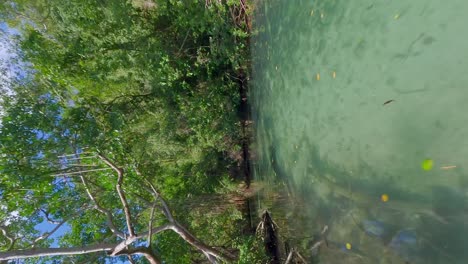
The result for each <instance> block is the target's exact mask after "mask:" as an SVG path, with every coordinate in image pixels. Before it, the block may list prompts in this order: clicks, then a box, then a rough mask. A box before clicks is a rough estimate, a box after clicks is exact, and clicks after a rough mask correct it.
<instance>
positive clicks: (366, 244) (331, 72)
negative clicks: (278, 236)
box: [252, 0, 468, 263]
mask: <svg viewBox="0 0 468 264" xmlns="http://www.w3.org/2000/svg"><path fill="white" fill-rule="evenodd" d="M260 2H261V3H259V4H258V7H257V9H256V10H255V12H256V18H255V24H254V25H255V26H254V27H255V29H256V30H257V31H258V35H257V36H256V37H255V39H254V41H253V56H254V69H253V84H254V87H253V92H252V97H253V99H254V102H253V105H254V111H253V112H254V119H255V120H254V121H255V125H256V146H255V148H256V152H257V153H256V155H257V157H258V160H257V162H256V166H255V169H256V177H257V179H259V180H262V181H264V182H267V183H269V184H270V186H271V188H269V189H271V190H273V191H272V192H271V193H269V194H265V196H264V197H262V198H261V200H260V206H259V209H269V210H272V211H273V212H275V210H276V211H277V217H278V219H280V220H279V221H280V222H281V221H282V222H283V224H284V225H285V226H287V227H286V228H285V229H286V231H284V234H283V236H284V237H285V239H287V238H286V237H288V239H292V242H291V243H293V244H294V243H295V244H296V247H298V248H302V250H303V251H307V248H308V246H309V244H308V243H310V241H309V240H311V238H310V237H313V236H314V233H316V232H317V231H318V230H320V229H321V228H323V226H324V225H328V226H329V227H330V233H329V235H328V236H329V239H330V240H331V241H333V242H334V243H336V249H333V248H332V247H329V248H327V249H323V250H321V253H320V254H322V257H321V260H322V262H323V263H335V262H334V261H336V263H342V262H340V261H342V260H343V259H346V260H347V261H348V262H347V263H405V262H407V261H409V262H410V263H468V250H465V248H466V246H465V245H466V244H468V239H467V238H468V225H467V223H468V222H467V220H468V207H467V205H466V201H467V198H468V197H467V195H468V176H467V170H466V164H467V162H468V143H466V142H467V141H466V138H468V114H467V113H468V74H467V70H468V48H467V47H468V34H466V33H468V29H467V27H466V25H468V17H467V16H466V14H467V13H468V2H467V1H462V0H453V1H450V4H449V3H445V2H441V1H435V0H414V1H403V0H393V1H383V0H374V1H370V0H362V1H345V0H335V1H332V0H327V1H325V0H323V1H299V0H297V1H287V0H271V1H260ZM425 159H431V160H433V162H434V166H433V168H432V169H431V170H430V171H425V170H423V169H422V167H421V163H422V162H423V161H424V160H425ZM447 166H452V167H447ZM453 166H456V167H453ZM383 194H386V195H388V197H389V200H388V201H387V202H383V201H382V200H381V196H382V195H383ZM273 217H274V215H273ZM366 221H378V223H382V225H383V226H384V229H385V232H383V235H381V236H369V230H366V229H365V228H366V226H365V225H364V224H363V223H369V222H366ZM371 223H372V222H371ZM371 228H374V229H375V228H377V227H375V226H374V227H371ZM379 228H380V227H379ZM378 230H379V232H380V229H378ZM405 230H410V231H411V234H414V235H415V237H416V241H415V243H413V244H411V243H408V241H413V240H411V239H413V238H412V237H411V239H409V240H408V239H407V240H408V241H406V240H404V239H400V238H404V237H405V236H401V235H399V234H406V233H404V232H403V231H405ZM372 232H377V231H375V230H374V231H372ZM372 232H371V233H372ZM401 232H403V233H401ZM405 238H407V237H405ZM348 242H349V243H351V244H353V245H355V247H353V250H350V251H346V250H340V246H339V245H340V244H345V243H348ZM395 245H397V246H395ZM402 247H406V248H404V249H402ZM333 250H335V251H336V252H335V251H333ZM338 251H339V252H341V253H337V252H338ZM304 254H305V255H307V254H308V253H307V252H306V253H304ZM327 254H328V255H327ZM333 256H334V257H333Z"/></svg>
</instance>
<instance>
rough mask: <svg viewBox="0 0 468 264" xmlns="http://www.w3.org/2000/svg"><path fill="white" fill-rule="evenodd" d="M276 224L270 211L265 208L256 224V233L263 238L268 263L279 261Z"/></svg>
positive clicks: (273, 263)
mask: <svg viewBox="0 0 468 264" xmlns="http://www.w3.org/2000/svg"><path fill="white" fill-rule="evenodd" d="M277 232H278V225H277V224H276V223H275V222H274V221H273V219H271V216H270V213H269V212H268V211H266V210H265V212H263V214H262V220H261V221H260V223H259V224H258V226H257V230H256V233H257V235H258V236H260V237H261V238H262V240H263V243H264V245H265V251H266V254H267V255H268V256H269V257H270V263H272V264H279V263H280V250H279V242H278V241H279V239H278V233H277Z"/></svg>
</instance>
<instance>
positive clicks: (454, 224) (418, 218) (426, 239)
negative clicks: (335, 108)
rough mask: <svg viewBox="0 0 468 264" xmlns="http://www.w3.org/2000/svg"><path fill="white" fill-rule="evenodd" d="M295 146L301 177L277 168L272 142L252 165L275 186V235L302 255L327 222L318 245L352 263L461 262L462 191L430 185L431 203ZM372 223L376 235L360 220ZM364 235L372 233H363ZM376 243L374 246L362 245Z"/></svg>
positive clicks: (367, 169) (464, 229)
mask: <svg viewBox="0 0 468 264" xmlns="http://www.w3.org/2000/svg"><path fill="white" fill-rule="evenodd" d="M273 142H274V141H273ZM303 149H307V151H308V153H307V157H308V162H309V165H308V166H307V170H306V171H305V175H303V176H301V177H300V178H301V179H302V180H298V178H297V177H295V175H291V174H290V173H289V172H288V171H287V169H285V167H287V166H285V164H283V162H282V158H281V155H280V154H279V153H281V149H279V148H277V147H275V146H273V145H270V146H269V147H268V150H267V152H268V154H269V157H268V158H267V159H265V160H261V161H260V162H259V164H262V165H263V166H262V167H263V169H264V170H265V169H266V170H267V171H270V172H271V173H270V174H265V173H263V175H273V177H267V178H265V179H260V180H264V181H271V182H270V183H274V184H276V185H277V186H281V187H280V188H277V189H275V190H274V192H276V194H277V195H278V197H276V199H277V200H276V202H275V203H273V204H272V208H268V209H271V210H272V211H273V212H276V213H277V214H278V215H277V217H279V218H280V219H281V218H282V217H284V218H285V221H283V228H286V229H289V230H288V231H285V232H284V233H283V236H284V237H287V239H288V240H289V241H290V243H293V244H294V243H295V244H300V245H302V247H303V250H304V251H306V253H305V254H306V255H307V254H309V255H307V256H308V257H309V258H310V259H314V258H313V256H312V255H311V252H308V250H310V247H311V246H312V241H313V238H314V237H316V235H317V233H318V231H319V230H320V229H321V228H323V226H329V227H330V229H331V230H332V231H331V234H330V240H331V241H332V242H331V243H330V244H331V246H330V245H329V247H331V248H332V249H330V248H329V247H327V249H326V250H328V251H331V252H332V253H331V254H332V255H333V256H334V257H336V258H338V259H343V258H347V259H348V258H349V259H355V261H357V262H356V263H387V262H375V261H377V260H379V261H380V259H382V258H383V259H387V260H388V261H397V262H390V263H448V262H447V261H449V262H450V263H464V261H462V260H457V258H462V259H463V258H467V257H468V255H467V253H466V250H465V245H466V242H467V241H466V238H465V237H466V236H465V235H460V234H468V230H467V226H466V220H467V218H466V216H465V214H466V211H467V210H466V203H465V200H464V199H465V198H464V196H463V195H462V194H460V193H456V192H454V191H453V189H451V188H447V187H437V186H436V187H434V190H433V195H432V201H428V200H427V199H428V198H427V197H424V196H422V195H418V194H416V193H407V192H405V191H403V190H401V189H399V188H398V186H397V185H395V184H393V183H392V182H390V181H383V182H377V181H369V180H360V179H356V178H355V177H353V175H352V174H350V173H349V172H347V171H346V170H345V169H344V168H342V167H340V166H338V165H336V164H333V163H332V162H330V161H328V160H326V159H323V158H321V157H320V155H319V151H318V147H317V146H314V145H307V146H303ZM296 155H300V154H296ZM289 158H291V159H295V158H297V157H294V155H293V156H292V157H291V156H290V157H289ZM360 172H361V173H363V174H368V175H373V174H374V173H377V172H375V171H373V170H372V169H371V168H370V167H369V166H366V164H363V165H362V166H361V171H360ZM304 179H305V180H304ZM270 191H271V190H270ZM267 192H268V191H267ZM384 192H386V193H392V201H388V203H384V202H382V201H381V200H380V194H382V193H384ZM281 196H286V197H288V198H284V197H281ZM270 199H271V197H270ZM392 203H393V205H392ZM389 205H390V206H389ZM467 216H468V214H467ZM439 218H440V219H439ZM283 220H284V219H283ZM373 221H375V222H377V223H381V224H382V229H383V230H384V231H382V232H383V233H384V234H377V235H375V233H376V232H378V231H372V230H373V228H374V229H375V228H376V227H368V226H366V225H364V224H363V223H366V222H373ZM407 230H410V231H407ZM372 232H373V233H374V234H370V233H372ZM405 232H406V233H408V232H411V234H412V235H414V239H415V241H416V242H415V245H412V244H409V245H406V244H404V243H406V242H405V241H406V240H411V239H408V238H404V239H400V238H399V237H400V236H402V237H404V235H406V233H405ZM307 234H310V235H307ZM369 234H370V235H369ZM402 234H404V235H402ZM399 239H400V240H401V241H400V240H399ZM405 239H406V240H405ZM347 241H353V243H352V244H353V247H354V249H353V250H352V251H350V250H346V249H345V248H344V245H345V244H346V242H347ZM395 241H397V242H395ZM402 241H403V242H402ZM376 242H377V245H378V246H375V245H373V246H370V245H369V244H372V243H376ZM408 243H410V242H408ZM366 247H369V249H367V248H366ZM333 248H334V250H333ZM348 251H349V252H348ZM329 254H330V252H329ZM330 258H331V257H330V256H327V257H326V258H325V259H326V260H327V262H325V263H332V262H328V261H331V259H330ZM349 259H348V260H349ZM314 260H315V261H317V259H314ZM350 261H352V260H350ZM359 261H360V262H359ZM350 263H354V262H350Z"/></svg>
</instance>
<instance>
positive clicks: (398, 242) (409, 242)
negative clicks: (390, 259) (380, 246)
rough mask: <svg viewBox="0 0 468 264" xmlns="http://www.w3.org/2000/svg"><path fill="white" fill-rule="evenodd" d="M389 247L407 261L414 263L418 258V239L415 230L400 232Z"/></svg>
mask: <svg viewBox="0 0 468 264" xmlns="http://www.w3.org/2000/svg"><path fill="white" fill-rule="evenodd" d="M388 246H389V248H390V249H392V250H393V251H394V252H395V253H396V254H398V255H399V256H400V257H401V258H403V259H404V260H406V261H412V260H414V259H416V258H417V257H418V251H419V247H418V239H417V236H416V233H415V232H414V231H413V230H407V229H404V230H400V231H399V232H398V233H397V234H396V235H395V236H394V237H393V238H392V240H391V241H390V243H389V245H388Z"/></svg>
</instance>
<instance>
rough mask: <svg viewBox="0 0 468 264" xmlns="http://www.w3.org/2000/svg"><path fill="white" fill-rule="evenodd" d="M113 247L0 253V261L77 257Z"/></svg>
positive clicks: (98, 245) (98, 246)
mask: <svg viewBox="0 0 468 264" xmlns="http://www.w3.org/2000/svg"><path fill="white" fill-rule="evenodd" d="M114 247H115V244H96V245H92V246H85V247H74V248H33V249H26V250H14V251H8V252H0V260H12V259H22V258H32V257H50V256H64V255H79V254H88V253H93V252H108V251H110V250H112V249H113V248H114Z"/></svg>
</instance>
